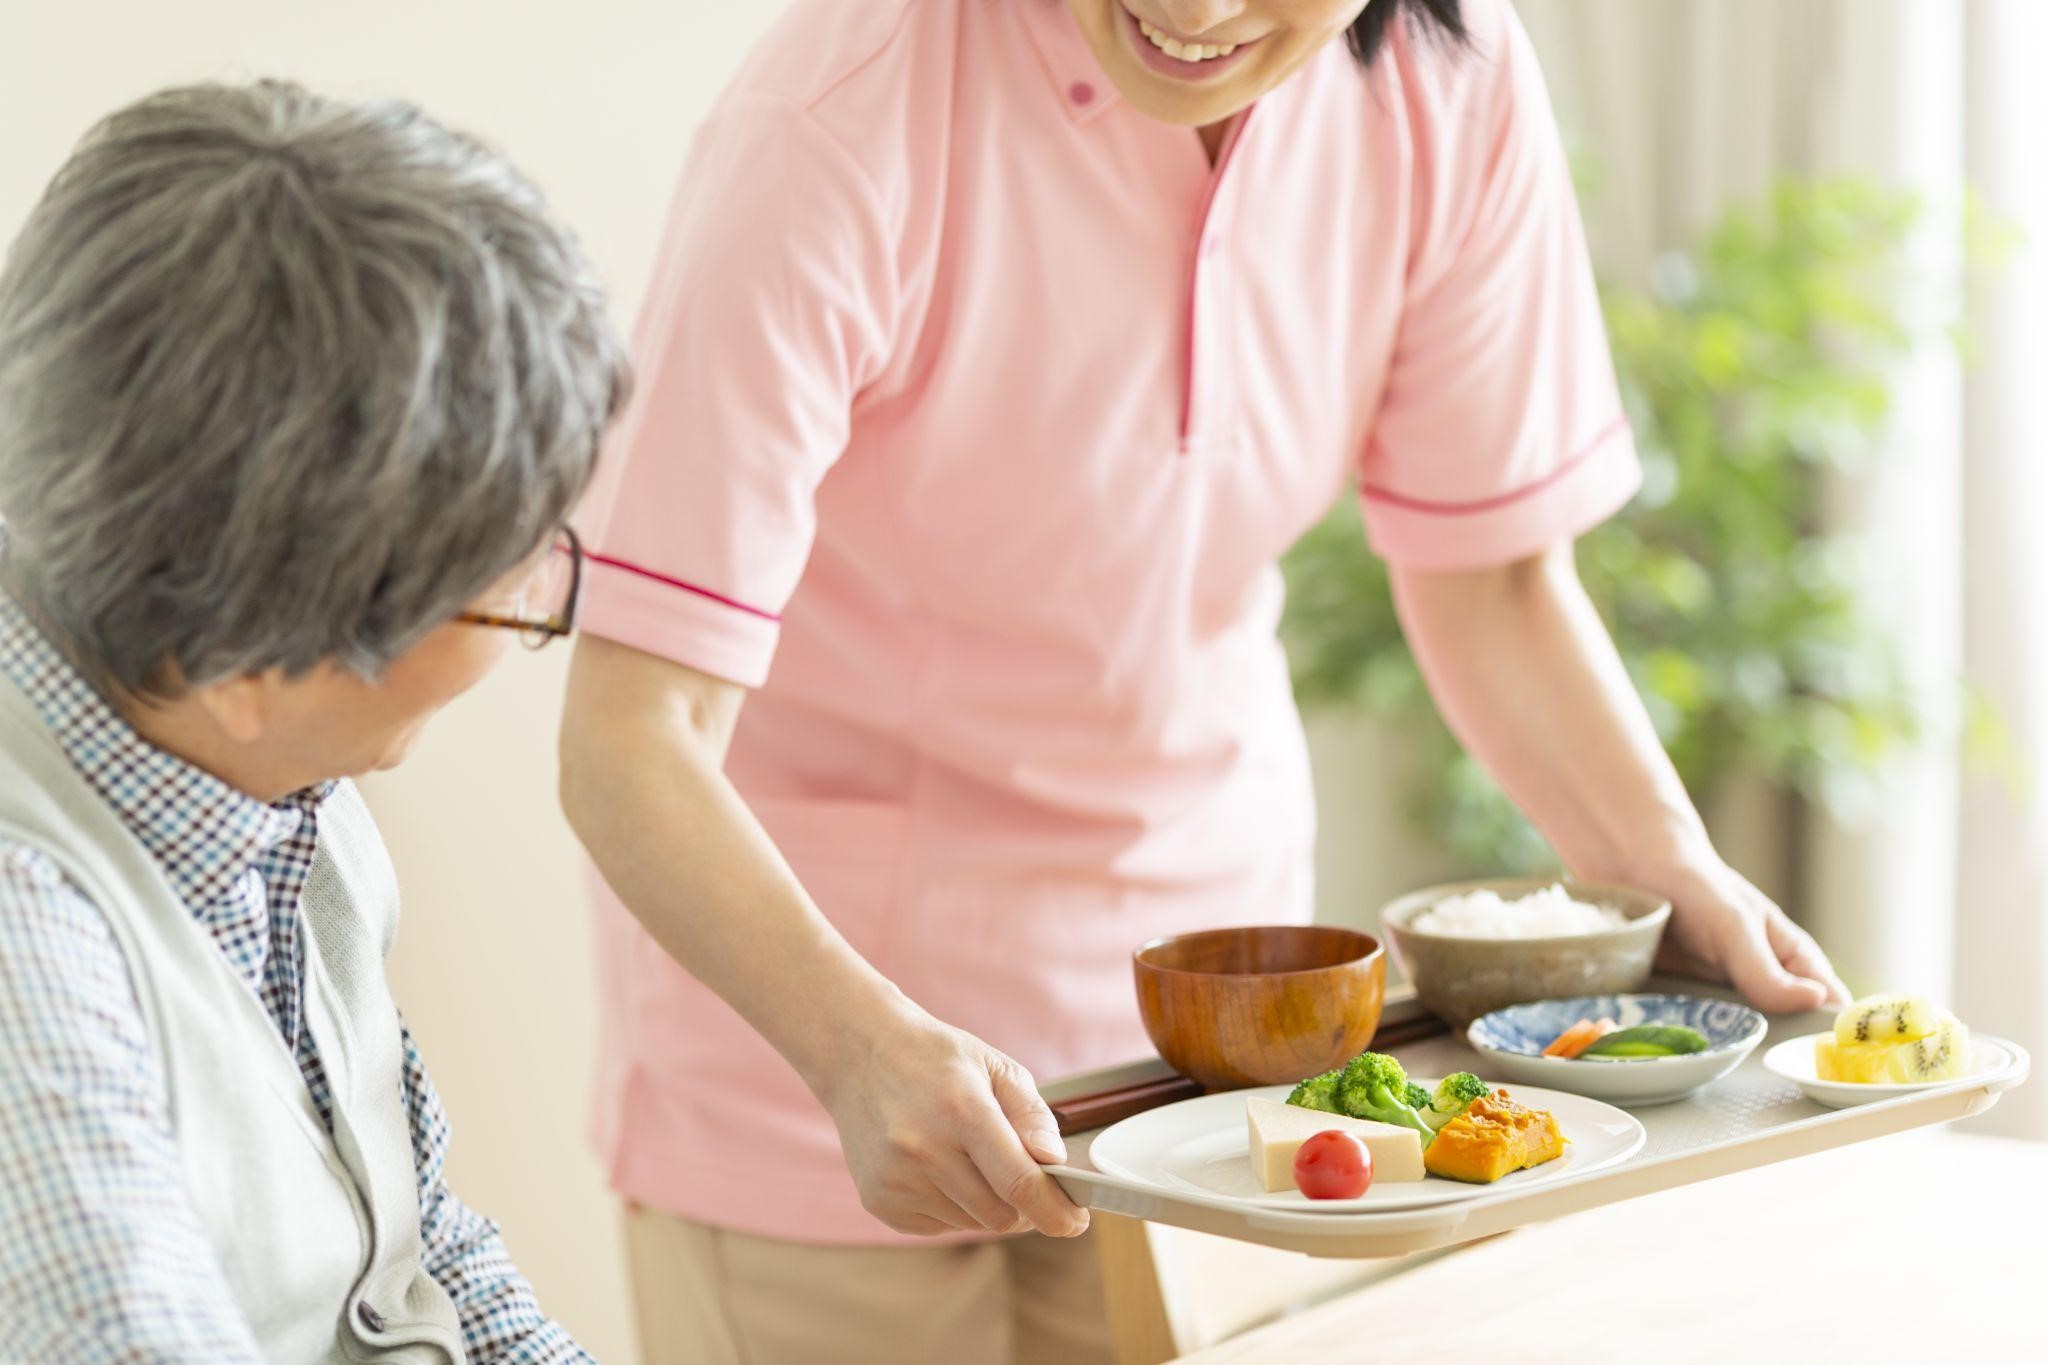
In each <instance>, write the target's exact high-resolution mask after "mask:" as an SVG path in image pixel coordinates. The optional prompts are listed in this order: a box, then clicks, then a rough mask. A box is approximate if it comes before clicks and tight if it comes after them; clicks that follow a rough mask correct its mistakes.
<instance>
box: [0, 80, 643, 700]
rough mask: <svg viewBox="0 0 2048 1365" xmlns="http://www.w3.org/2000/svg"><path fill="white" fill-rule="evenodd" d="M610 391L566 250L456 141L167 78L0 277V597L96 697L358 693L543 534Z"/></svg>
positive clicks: (82, 152) (515, 190)
mask: <svg viewBox="0 0 2048 1365" xmlns="http://www.w3.org/2000/svg"><path fill="white" fill-rule="evenodd" d="M626 384H627V368H626V361H625V356H624V349H623V347H622V346H621V344H620V342H619V340H618V337H617V335H616V333H615V332H614V331H613V330H612V328H611V325H610V323H609V322H608V321H607V319H606V317H605V312H604V300H603V297H602V293H601V290H600V288H599V286H598V284H597V282H596V280H595V277H594V274H593V272H592V270H591V268H590V266H589V264H588V263H587V262H586V260H585V259H584V257H583V255H582V253H581V251H580V250H579V249H578V247H577V245H576V242H575V241H574V239H573V238H572V237H571V236H570V235H569V234H568V232H567V231H565V230H564V229H563V228H562V227H561V226H560V225H559V224H557V223H556V222H555V221H554V220H553V219H552V218H551V217H550V216H549V215H548V213H547V210H546V208H545V206H544V204H543V203H542V200H541V196H540V194H539V192H538V191H537V190H535V188H534V187H533V186H532V185H531V184H529V183H528V182H527V181H526V180H525V179H524V178H523V177H521V176H520V175H519V174H518V172H516V171H515V170H513V169H512V167H511V166H509V165H508V164H507V163H506V162H505V161H504V160H503V159H502V158H500V157H499V156H497V155H495V154H494V153H492V152H491V151H490V150H488V149H487V148H485V147H484V146H482V145H481V144H479V143H477V142H475V141H473V140H471V139H469V138H467V137H465V136H462V135H460V134H457V133H454V132H451V131H449V130H447V129H445V128H443V127H441V126H440V125H438V124H436V123H435V122H434V121H433V120H431V119H429V118H428V117H427V116H426V115H424V114H422V113H421V112H420V111H419V110H418V109H415V108H413V107H412V106H411V105H408V104H404V103H401V102H397V101H383V102H377V103H370V104H345V103H341V102H338V101H334V100H329V99H324V98H321V97H319V96H317V95H314V94H312V93H310V92H308V91H306V90H304V89H301V88H300V87H298V86H295V85H291V84H286V83H279V82H263V83H259V84H254V85H246V86H228V85H197V86H190V87H184V88H179V89H172V90H166V91H163V92H161V93H158V94H155V95H151V96H149V97H147V98H145V99H143V100H141V101H140V102H138V103H136V104H133V105H130V106H129V107H128V108H126V109H123V110H121V111H120V112H118V113H116V114H113V115H111V116H110V117H108V118H107V119H105V120H104V121H103V122H101V123H100V124H99V125H98V126H97V127H95V128H94V129H93V130H92V131H91V132H89V133H88V134H87V135H86V137H85V139H84V140H83V141H82V142H81V143H80V144H79V146H78V148H77V150H76V151H74V152H73V154H72V156H71V158H70V160H69V161H67V162H66V163H65V165H64V166H63V167H62V168H61V169H60V170H59V171H58V172H57V175H56V178H55V179H54V180H53V181H52V182H51V184H50V186H49V188H48V190H47V191H46V192H45V193H44V195H43V198H42V200H41V202H40V203H38V204H37V206H36V208H35V209H34V211H33V212H32V213H31V214H30V216H29V219H28V222H27V225H26V226H25V227H24V228H23V230H22V232H21V235H20V237H19V238H17V239H16V241H15V243H14V245H13V247H12V248H11V250H10V251H9V252H8V255H7V259H6V264H5V266H4V268H0V516H4V517H5V518H6V522H7V526H6V541H7V543H6V551H5V563H6V573H7V578H8V582H9V585H10V587H11V588H12V589H13V590H14V591H15V592H16V593H17V594H18V595H19V596H21V597H22V598H23V599H24V600H25V602H26V603H27V604H28V605H29V606H30V607H31V608H32V609H33V610H34V611H35V612H36V614H37V615H38V616H39V617H40V618H41V619H42V620H43V622H44V624H45V625H46V626H47V627H49V628H50V629H51V630H52V632H53V633H54V634H55V635H56V636H57V637H58V638H59V639H60V641H61V642H62V643H64V644H65V645H66V647H67V648H68V649H69V651H70V652H71V653H72V654H73V655H74V656H75V657H76V658H78V660H79V661H80V663H81V665H82V666H84V667H86V668H87V669H89V670H90V671H92V672H94V673H95V674H96V675H98V676H97V677H96V681H99V682H100V683H102V685H106V684H112V685H113V686H115V687H118V688H121V689H124V690H127V691H130V692H136V693H150V692H161V691H163V690H165V687H166V680H167V679H172V678H176V679H182V680H184V681H185V682H186V683H188V684H191V685H202V684H205V683H208V682H213V681H217V680H219V679H223V678H227V677H233V676H239V675H242V674H247V673H253V672H261V671H264V670H267V669H271V668H281V669H283V670H285V671H286V672H287V673H291V674H297V673H300V672H303V671H305V670H306V669H309V668H311V667H313V666H315V665H317V664H320V663H322V662H333V663H336V664H339V665H340V666H343V667H346V668H349V669H352V670H354V671H355V672H357V673H359V674H361V675H363V676H365V677H370V678H374V677H376V676H377V675H378V674H379V673H380V672H381V671H382V670H383V668H384V667H385V666H386V665H388V664H389V663H390V662H391V660H392V659H394V658H395V657H397V656H398V655H399V654H400V653H402V652H404V651H405V650H406V649H407V648H408V647H410V646H411V645H412V644H414V643H416V642H417V641H418V640H419V639H420V638H422V637H423V636H424V635H426V634H427V633H428V632H430V631H431V630H433V629H434V628H435V627H436V626H438V625H440V624H441V623H443V622H445V621H447V620H448V619H450V618H451V617H452V616H453V615H454V614H455V613H456V612H458V611H460V610H461V608H462V606H463V605H464V604H465V603H466V602H468V601H469V600H470V599H472V598H474V597H475V596H476V595H477V594H478V593H479V592H480V591H482V590H483V589H484V588H486V587H488V586H489V585H490V584H491V583H493V582H494V581H496V580H497V579H498V578H500V577H502V576H503V575H504V574H505V573H506V572H508V571H509V570H511V569H513V568H514V567H516V566H517V565H518V564H520V563H521V562H522V561H523V560H524V559H525V558H526V557H527V556H528V555H530V554H531V553H533V552H534V551H535V550H536V549H538V548H539V546H540V545H541V544H542V543H543V541H544V540H545V539H546V538H547V537H548V536H549V535H550V534H552V533H553V532H554V531H555V530H556V529H557V528H558V527H559V526H560V525H561V524H562V522H563V521H565V520H566V518H567V516H568V514H569V511H570V509H571V507H572V506H573V504H574V502H575V501H576V499H577V498H578V497H579V496H580V494H581V493H582V491H583V489H584V487H585V485H586V484H587V482H588V480H589V477H590V474H591V470H592V465H593V462H594V459H595V454H596V448H597V443H598V439H599V437H600V435H601V433H602V431H603V429H604V426H605V424H606V423H607V422H608V421H609V420H610V418H611V416H612V415H613V414H614V413H615V412H616V411H617V410H618V408H619V406H620V404H621V403H622V401H623V399H624V393H625V388H626ZM171 669H175V673H174V674H173V673H171V672H170V671H169V670H171Z"/></svg>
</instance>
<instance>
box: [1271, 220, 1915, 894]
mask: <svg viewBox="0 0 2048 1365" xmlns="http://www.w3.org/2000/svg"><path fill="white" fill-rule="evenodd" d="M1921 214H1922V208H1921V206H1920V205H1919V204H1918V202H1917V201H1916V200H1915V199H1914V198H1913V197H1911V196H1909V195H1906V194H1903V193H1900V192H1896V191H1892V190H1887V189H1884V188H1881V187H1879V186H1876V185H1873V184H1870V183H1868V182H1865V181H1860V180H1834V181H1824V182H1819V183H1811V184H1789V185H1786V186H1783V187H1781V188H1780V189H1778V190H1777V191H1776V192H1775V193H1774V194H1773V195H1772V196H1770V198H1769V199H1768V201H1767V202H1766V203H1764V204H1763V205H1761V206H1759V207H1755V208H1741V209H1737V210H1735V211H1733V212H1731V213H1730V214H1729V215H1728V216H1727V217H1726V219H1725V220H1724V221H1723V222H1721V223H1720V224H1719V226H1718V227H1717V228H1716V229H1715V230H1714V231H1713V232H1712V233H1710V234H1709V236H1708V237H1707V239H1706V241H1705V243H1704V245H1703V246H1702V247H1701V248H1700V249H1699V250H1698V251H1697V252H1695V253H1690V254H1685V255H1672V256H1668V257H1666V258H1664V259H1663V260H1661V261H1660V262H1659V263H1658V265H1657V268H1656V269H1655V270H1654V271H1653V272H1652V273H1653V281H1652V283H1651V284H1650V286H1648V287H1646V288H1622V287H1610V288H1608V289H1606V290H1605V291H1603V298H1604V303H1605V308H1606V313H1607V322H1608V328H1609V332H1610V334H1611V337H1612V340H1613V347H1614V357H1615V364H1616V368H1617V370H1618V372H1619V375H1620V379H1621V384H1622V390H1623V395H1624V401H1625V402H1626V404H1627V407H1628V412H1629V416H1630V419H1631V421H1632V423H1633V425H1634V427H1635V433H1636V441H1637V445H1638V448H1639V450H1640V452H1641V455H1642V461H1643V472H1644V483H1643V489H1642V492H1641V493H1640V494H1639V495H1638V496H1637V498H1636V499H1635V500H1634V501H1633V502H1632V503H1631V504H1630V505H1629V507H1628V508H1627V509H1626V510H1625V511H1624V512H1623V513H1621V514H1620V515H1619V516H1617V517H1616V518H1614V519H1613V520H1612V521H1610V522H1609V523H1608V524H1606V525H1604V526H1602V527H1600V528H1599V529H1597V530H1595V531H1593V532H1591V533H1590V534H1588V535H1587V536H1586V537H1584V538H1583V539H1582V540H1581V542H1580V544H1579V550H1578V558H1579V568H1580V572H1581V575H1582V577H1583V578H1584V580H1585V583H1586V587H1587V590H1588V592H1589V593H1590V594H1591V596H1592V598H1593V600H1594V602H1595V603H1596V604H1597V605H1598V606H1599V608H1600V610H1601V612H1602V614H1603V615H1604V616H1605V618H1606V619H1607V622H1608V624H1609V627H1610V628H1611V629H1612V631H1613V633H1614V637H1615V640H1616V642H1617V643H1618V645H1619V646H1620V648H1621V651H1622V655H1623V657H1624V659H1625V660H1626V662H1627V665H1628V668H1629V672H1630V674H1631V676H1632V677H1633V678H1634V680H1635V683H1636V686H1637V688H1638V689H1639V690H1640V692H1641V693H1642V695H1643V697H1644V700H1645V702H1646V704H1647V705H1648V707H1649V710H1650V714H1651V717H1652V719H1653V720H1654V722H1655V724H1656V726H1657V730H1658V733H1659V735H1660V736H1661V737H1662V739H1663V741H1664V743H1665V745H1666V746H1667V747H1668V748H1669V750H1670V751H1671V754H1672V757H1673V760H1674V761H1675V762H1676V764H1677V766H1678V770H1679V772H1680V774H1681V775H1682V776H1683V777H1684V779H1685V781H1686V784H1687V786H1688V788H1689V789H1690V790H1691V791H1692V793H1693V796H1694V798H1695V799H1696V800H1697V801H1699V802H1700V803H1701V804H1702V805H1703V806H1705V805H1709V804H1711V803H1712V801H1713V799H1714V798H1715V796H1716V795H1717V794H1718V793H1719V792H1720V791H1721V789H1722V788H1723V786H1724V784H1726V783H1727V782H1729V781H1730V780H1731V778H1733V777H1734V776H1736V775H1737V774H1740V773H1755V774H1760V775H1761V776H1762V777H1764V778H1765V779H1767V780H1768V781H1769V782H1770V783H1772V784H1774V785H1776V786H1778V787H1780V788H1783V789H1785V790H1788V791H1792V792H1796V793H1798V794H1799V795H1801V796H1803V797H1805V798H1808V799H1810V800H1812V801H1815V802H1817V803H1819V804H1820V805H1822V806H1823V807H1826V808H1828V809H1829V810H1831V811H1834V812H1836V813H1837V814H1841V815H1853V814H1854V812H1855V811H1856V810H1857V809H1858V808H1859V807H1860V806H1862V805H1863V804H1864V803H1865V802H1866V800H1867V798H1868V796H1869V794H1870V791H1871V788H1872V784H1873V783H1874V782H1875V781H1876V779H1877V777H1878V774H1879V771H1880V768H1881V765H1882V764H1883V762H1884V760H1885V759H1886V758H1887V756H1888V755H1890V754H1891V753H1892V752H1894V751H1895V750H1897V749H1898V748H1899V747H1900V746H1902V745H1905V744H1907V743H1909V742H1911V741H1912V740H1913V739H1914V738H1915V737H1916V735H1917V734H1918V733H1919V732H1920V730H1921V728H1922V725H1923V723H1924V717H1923V715H1922V711H1921V708H1920V705H1919V703H1918V701H1917V700H1916V698H1915V696H1914V695H1913V691H1912V689H1911V687H1910V686H1909V683H1908V680H1907V677H1906V675H1905V672H1904V670H1903V669H1902V667H1901V665H1900V661H1899V658H1898V656H1897V652H1896V650H1895V648H1894V645H1893V642H1892V641H1891V640H1890V639H1889V638H1888V637H1887V635H1886V634H1885V632H1884V631H1883V630H1882V629H1881V628H1880V627H1879V625H1878V624H1877V623H1876V621H1875V619H1874V618H1873V616H1872V614H1871V613H1870V612H1869V611H1868V610H1867V609H1866V607H1865V606H1864V605H1863V603H1864V599H1863V597H1862V596H1861V583H1862V579H1863V574H1862V565H1863V563H1864V559H1863V556H1864V554H1865V553H1866V550H1865V548H1864V547H1861V546H1859V545H1858V544H1857V543H1856V542H1855V541H1853V540H1852V539H1850V538H1847V537H1844V536H1840V535H1835V534H1830V533H1829V532H1828V531H1826V530H1825V529H1824V528H1823V526H1822V523H1821V517H1820V511H1821V499H1822V496H1823V490H1824V486H1825V483H1826V480H1827V478H1828V477H1829V475H1830V473H1831V472H1839V471H1854V470H1856V469H1857V468H1858V467H1859V466H1861V465H1862V464H1863V463H1864V462H1865V461H1866V460H1867V459H1868V458H1869V457H1870V455H1871V453H1872V451H1873V449H1874V447H1875V444H1876V439H1877V437H1878V435H1879V434H1880V432H1881V431H1882V429H1883V427H1884V425H1885V422H1886V419H1887V416H1888V415H1889V412H1890V409H1891V392H1890V389H1889V387H1888V384H1887V377H1886V376H1887V370H1888V367H1889V366H1890V365H1891V364H1892V363H1893V362H1895V361H1897V360H1898V359H1900V358H1901V357H1903V356H1904V355H1905V354H1906V353H1908V352H1909V351H1910V350H1911V349H1912V348H1913V347H1914V346H1916V345H1918V344H1919V343H1920V342H1921V341H1922V340H1924V338H1925V335H1926V333H1927V332H1928V331H1929V330H1930V327H1931V326H1933V325H1934V324H1923V323H1920V322H1918V321H1917V320H1916V319H1915V315H1914V310H1913V302H1914V300H1913V296H1912V292H1911V288H1910V285H1911V281H1912V272H1911V268H1910V264H1909V260H1908V249H1909V243H1910V239H1911V235H1912V233H1913V230H1914V228H1915V225H1916V223H1917V222H1918V221H1919V219H1920V217H1921ZM1346 501H1347V505H1345V506H1341V507H1339V508H1338V509H1337V511H1336V512H1335V513H1334V514H1333V515H1332V516H1331V517H1330V518H1328V519H1327V520H1326V521H1325V522H1324V523H1323V524H1322V525H1320V526H1319V527H1317V528H1316V529H1315V530H1314V531H1312V532H1311V533H1310V534H1309V535H1308V536H1307V537H1306V538H1304V540H1303V541H1302V543H1301V544H1300V545H1299V546H1298V547H1297V548H1296V550H1295V551H1294V553H1293V554H1292V555H1291V556H1290V557H1289V559H1288V561H1287V564H1286V569H1287V576H1288V582H1289V609H1288V613H1287V617H1286V620H1285V622H1284V625H1283V635H1284V638H1285V639H1286V642H1287V645H1288V649H1289V652H1290V657H1291V658H1292V660H1293V667H1294V679H1295V687H1296V691H1297V693H1298V695H1299V697H1300V699H1301V701H1302V703H1303V705H1304V706H1305V707H1307V708H1311V709H1314V708H1328V707H1339V706H1341V707H1362V708H1363V709H1364V710H1365V711H1367V712H1368V713H1370V714H1372V715H1375V716H1377V717H1379V718H1381V719H1382V720H1384V721H1385V722H1388V723H1389V724H1391V725H1392V726H1394V727H1396V728H1398V729H1399V730H1400V731H1401V732H1402V733H1404V734H1408V735H1413V736H1416V737H1417V738H1416V742H1415V748H1414V750H1413V758H1414V770H1413V781H1414V787H1413V791H1412V798H1413V799H1412V802H1411V805H1412V808H1413V810H1414V813H1415V815H1416V817H1417V818H1418V821H1419V823H1420V825H1421V827H1422V830H1423V832H1424V833H1425V834H1426V835H1427V836H1429V837H1432V838H1434V839H1436V840H1437V841H1439V842H1440V843H1441V844H1442V845H1443V846H1444V847H1445V849H1446V851H1447V852H1449V853H1450V854H1451V855H1452V856H1453V857H1454V859H1455V860H1457V861H1459V862H1462V863H1465V864H1467V865H1469V866H1470V867H1471V868H1472V869H1474V870H1483V871H1489V872H1490V871H1500V870H1507V871H1538V870H1542V869H1545V868H1550V867H1554V866H1555V859H1554V857H1553V856H1552V855H1551V854H1550V852H1549V850H1548V849H1547V848H1546V847H1545V845H1544V844H1543V841H1542V840H1541V838H1540V837H1539V836H1538V835H1537V834H1536V833H1535V832H1534V831H1533V830H1532V829H1531V828H1530V827H1529V826H1528V825H1527V824H1526V822H1524V821H1523V820H1522V819H1521V817H1520V816H1519V815H1518V814H1517V813H1516V812H1515V810H1514V809H1513V807H1512V806H1510V805H1509V804H1508V802H1507V801H1506V799H1505V798H1504V797H1503V796H1502V795H1501V794H1500V792H1499V791H1498V790H1497V789H1496V788H1495V787H1494V785H1493V784H1492V782H1491V781H1490V780H1489V779H1488V778H1487V777H1486V776H1485V774H1484V773H1483V772H1481V771H1480V770H1479V768H1478V767H1477V765H1476V764H1474V763H1473V762H1472V761H1471V760H1470V759H1468V758H1466V757H1465V756H1464V755H1463V753H1462V752H1461V751H1460V750H1459V749H1458V747H1457V745H1456V743H1455V742H1454V741H1453V740H1452V738H1451V736H1450V734H1449V733H1448V731H1447V730H1445V729H1444V727H1443V725H1442V724H1441V722H1440V721H1439V720H1438V719H1437V718H1436V716H1435V712H1434V710H1433V708H1432V707H1431V705H1430V702H1429V698H1428V694H1427V692H1426V691H1425V690H1424V688H1423V685H1422V682H1421V679H1420V677H1419V675H1418V674H1417V672H1416V668H1415V664H1414V660H1413V659H1412V657H1411V656H1410V654H1409V652H1408V649H1407V646H1406V645H1405V643H1404V642H1403V640H1402V638H1401V634H1400V629H1399V625H1398V623H1397V621H1396V619H1395V616H1394V609H1393V605H1392V602H1391V600H1390V599H1389V596H1388V590H1387V576H1386V570H1385V567H1384V566H1383V565H1382V564H1381V563H1380V561H1379V560H1378V559H1377V558H1375V557H1374V556H1373V555H1372V554H1371V553H1370V552H1369V551H1368V550H1367V548H1366V546H1365V543H1364V538H1363V535H1362V532H1361V530H1360V526H1359V520H1358V515H1357V512H1356V510H1355V509H1354V508H1352V507H1351V506H1349V505H1348V501H1349V500H1346Z"/></svg>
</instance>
